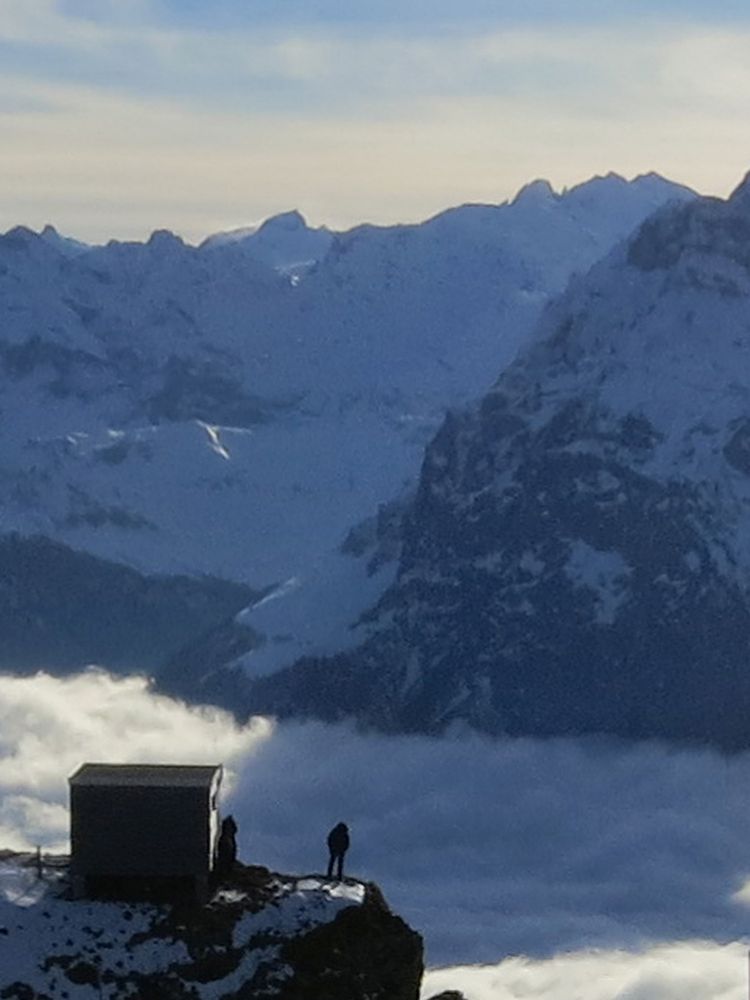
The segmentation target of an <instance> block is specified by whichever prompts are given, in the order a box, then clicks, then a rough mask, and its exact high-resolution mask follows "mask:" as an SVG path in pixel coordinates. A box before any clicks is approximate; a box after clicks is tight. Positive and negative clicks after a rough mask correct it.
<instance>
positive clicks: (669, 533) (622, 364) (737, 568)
mask: <svg viewBox="0 0 750 1000" xmlns="http://www.w3.org/2000/svg"><path fill="white" fill-rule="evenodd" d="M745 235H749V238H750V205H746V204H745V203H744V201H738V200H733V201H730V202H729V203H726V204H725V203H720V202H714V201H712V200H710V199H707V200H705V201H703V202H698V203H696V204H694V205H692V206H681V207H678V208H677V209H674V210H672V211H671V212H663V213H661V214H660V215H659V216H657V217H656V218H655V220H654V221H652V222H647V223H646V224H645V225H644V227H643V228H642V229H641V231H640V233H639V234H637V235H636V237H635V238H634V240H633V241H632V243H631V244H630V246H629V247H627V248H624V249H622V250H618V251H616V252H615V253H614V254H613V255H612V257H611V258H610V259H609V260H607V261H605V262H603V263H602V264H601V265H599V266H598V267H597V268H594V270H593V271H592V272H591V274H590V275H589V276H588V277H587V278H586V279H585V280H582V281H580V282H578V283H576V284H574V286H572V287H571V289H570V290H569V292H568V294H567V295H566V296H565V297H564V298H563V299H562V300H561V301H560V302H558V303H556V304H555V305H553V306H552V307H551V308H550V309H549V310H548V312H547V314H546V316H545V317H544V319H543V321H542V324H541V327H540V330H539V338H538V341H537V343H536V346H534V347H533V348H532V349H531V350H530V351H529V352H528V353H527V354H526V355H525V356H524V357H522V358H520V359H519V360H518V361H517V362H516V363H515V364H514V365H513V366H512V367H511V368H510V369H509V370H508V371H507V372H506V373H504V374H503V375H502V376H501V377H500V379H499V380H498V383H497V385H496V387H495V388H494V390H493V391H492V392H491V393H490V394H489V395H488V396H487V397H486V398H485V399H484V400H483V401H482V402H481V403H480V404H479V405H478V406H476V407H474V408H472V409H469V410H467V411H464V412H459V413H454V414H451V415H449V416H448V418H447V419H446V421H445V423H444V424H443V427H442V428H441V430H440V432H439V433H438V434H437V436H436V437H435V439H434V440H433V442H432V443H431V445H430V446H429V448H428V450H427V453H426V457H425V461H424V465H423V468H422V474H421V479H420V484H419V489H418V493H417V496H416V499H415V501H414V503H413V505H412V506H411V508H410V509H409V510H408V512H407V513H406V516H405V518H404V521H403V548H402V554H401V562H400V569H399V574H398V579H397V581H396V583H395V584H394V586H393V587H392V588H391V589H390V590H389V591H388V592H387V593H386V594H385V595H384V597H383V598H382V600H381V602H380V604H379V605H378V607H376V608H375V609H373V611H372V612H371V614H370V618H371V620H372V622H373V623H374V624H375V626H376V629H375V632H374V635H373V636H372V637H371V638H370V639H369V640H368V642H367V643H366V644H365V645H364V646H362V647H361V648H360V649H358V650H357V651H356V652H354V653H347V654H342V655H340V656H338V657H336V658H333V659H332V660H327V661H325V662H303V663H299V664H297V665H295V666H294V667H293V668H291V669H290V670H288V671H286V672H284V673H283V674H279V675H276V676H275V677H267V678H261V679H259V680H257V681H256V682H254V684H253V685H252V686H251V688H250V691H249V698H250V702H249V703H250V706H251V707H252V709H254V710H258V709H262V710H265V711H276V712H278V713H280V714H282V715H283V714H311V715H316V716H319V717H323V718H327V719H332V718H338V717H340V716H342V715H348V714H352V715H356V716H358V717H360V718H362V719H364V720H366V721H367V722H369V723H371V724H374V725H376V726H378V727H382V728H386V729H398V730H420V731H427V732H436V731H440V730H442V729H444V728H445V727H446V726H447V725H449V724H452V723H456V722H462V723H468V724H469V725H471V726H473V727H476V728H478V729H481V730H484V731H487V732H490V733H497V734H500V733H509V734H535V735H552V734H586V733H609V734H616V735H619V736H623V737H635V738H651V737H663V738H668V739H679V740H688V741H706V742H709V743H713V744H715V745H718V746H720V747H723V748H730V749H732V748H738V747H747V746H749V745H750V732H749V731H748V728H747V723H746V717H747V706H748V705H749V704H750V656H749V654H750V603H749V601H748V597H750V552H749V551H748V546H747V538H748V537H750V489H749V488H748V474H749V470H750V457H749V456H750V443H749V442H750V388H749V387H748V385H747V383H746V380H744V381H743V379H742V378H741V377H738V374H739V372H741V371H742V372H745V373H746V372H747V371H748V370H750V369H749V368H748V358H749V357H750V353H749V352H750V337H749V335H748V331H747V325H746V322H745V318H744V317H746V315H747V307H748V304H749V303H750V280H748V274H747V273H746V274H745V276H744V278H743V276H742V273H740V269H742V270H745V269H746V268H748V267H750V264H748V263H747V262H746V260H745V256H743V253H744V251H743V253H740V249H741V246H744V245H745V243H746V240H745ZM748 260H750V258H748ZM730 278H731V281H732V282H733V287H734V288H735V290H736V295H734V293H733V295H732V296H729V295H727V287H728V286H727V281H728V280H729V279H730ZM737 296H740V298H741V302H742V308H738V305H737V302H736V298H737Z"/></svg>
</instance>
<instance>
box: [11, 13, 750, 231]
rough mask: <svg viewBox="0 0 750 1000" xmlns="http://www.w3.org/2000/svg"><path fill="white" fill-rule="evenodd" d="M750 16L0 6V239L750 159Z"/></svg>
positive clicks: (372, 210)
mask: <svg viewBox="0 0 750 1000" xmlns="http://www.w3.org/2000/svg"><path fill="white" fill-rule="evenodd" d="M749 42H750V15H748V8H747V5H745V4H743V5H741V4H740V3H738V2H733V0H718V2H717V3H715V4H713V5H710V6H709V5H708V4H705V3H701V4H698V3H694V2H682V3H680V4H677V3H673V2H667V0H648V2H646V0H628V2H618V3H614V2H610V3H607V2H606V0H599V2H598V3H594V2H593V0H579V2H575V0H571V2H566V3H563V2H552V0H546V2H545V0H536V2H535V0H526V2H521V0H509V2H505V3H500V2H490V0H464V2H461V3H458V2H448V0H430V2H428V0H400V2H399V3H396V0H374V2H372V0H368V2H367V3H364V2H363V3H356V2H352V0H349V2H348V3H345V2H344V0H317V2H316V0H273V2H271V0H256V2H253V0H211V2H210V3H209V2H208V0H0V124H1V125H2V131H3V152H2V156H1V157H0V229H6V228H8V227H9V226H12V225H14V224H17V223H24V224H26V225H29V226H32V227H34V228H39V227H41V226H42V225H44V224H45V223H46V222H52V223H53V224H55V225H56V226H57V227H58V228H59V229H60V230H61V231H63V232H65V233H67V234H69V235H73V236H78V237H80V238H83V239H88V240H103V239H107V238H109V237H113V236H114V237H120V238H125V237H130V238H141V237H144V236H145V235H147V234H148V233H149V232H150V231H151V230H152V229H154V228H157V227H161V226H165V227H168V228H170V229H173V230H175V231H176V232H179V233H181V234H182V235H184V236H185V237H186V238H188V239H191V240H195V239H199V238H201V237H202V236H204V235H205V234H206V233H208V232H210V231H214V230H217V229H221V228H228V227H233V226H240V225H245V224H248V223H250V222H254V221H258V220H259V219H261V218H264V217H266V216H268V215H270V214H273V213H275V212H278V211H284V210H287V209H290V208H299V209H300V210H301V211H302V212H303V213H304V214H305V215H306V216H307V217H308V219H309V220H310V221H311V222H312V223H316V224H318V223H327V224H329V225H332V226H335V227H345V226H348V225H352V224H354V223H356V222H359V221H375V222H395V221H413V220H418V219H421V218H425V217H426V216H428V215H430V214H432V213H434V212H436V211H438V210H440V209H441V208H444V207H447V206H448V205H451V204H457V203H460V202H463V201H491V202H497V201H502V200H504V199H505V198H507V197H510V196H512V195H513V194H514V192H515V191H516V190H517V189H518V188H519V187H520V186H521V185H523V184H524V183H525V182H526V181H528V180H530V179H533V178H535V177H539V176H543V177H547V178H548V179H549V180H550V181H551V182H552V183H553V184H554V185H555V186H557V187H561V186H563V185H570V184H574V183H577V182H579V181H582V180H585V179H586V178H587V177H590V176H591V175H593V174H595V173H606V172H607V171H609V170H615V171H617V172H619V173H622V174H624V175H626V176H632V175H634V174H637V173H640V172H646V171H649V170H656V171H659V172H660V173H663V174H665V175H667V176H669V177H671V178H673V179H675V180H679V181H682V182H684V183H687V184H690V185H691V186H693V187H695V188H697V189H698V190H700V191H704V192H707V193H715V194H727V193H728V192H729V190H730V189H731V188H732V187H734V186H735V184H736V183H737V182H738V181H739V180H740V178H741V176H742V175H743V174H744V173H745V171H746V169H747V167H748V166H750V133H748V130H747V128H746V122H747V120H748V110H750V63H748V61H747V58H746V53H747V51H748V47H749V46H748V43H749Z"/></svg>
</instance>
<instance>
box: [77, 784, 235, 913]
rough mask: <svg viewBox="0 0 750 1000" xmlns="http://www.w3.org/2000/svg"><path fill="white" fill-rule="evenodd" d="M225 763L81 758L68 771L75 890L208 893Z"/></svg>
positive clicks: (164, 895) (118, 894) (181, 895)
mask: <svg viewBox="0 0 750 1000" xmlns="http://www.w3.org/2000/svg"><path fill="white" fill-rule="evenodd" d="M221 778H222V768H221V766H220V765H208V766H202V765H193V764H189V765H182V764H180V765H177V764H83V765H82V766H81V767H80V768H79V769H78V770H77V771H76V772H75V774H73V775H72V776H71V777H70V779H69V783H70V845H71V847H70V849H71V857H70V871H71V880H72V887H73V895H74V896H76V897H79V898H80V897H89V898H100V899H101V898H104V899H155V900H156V899H158V900H164V899H167V900H170V899H196V900H202V899H205V898H206V897H207V895H208V892H209V885H210V880H211V874H212V871H213V869H214V865H215V859H216V844H217V839H218V835H219V814H218V794H219V787H220V785H221Z"/></svg>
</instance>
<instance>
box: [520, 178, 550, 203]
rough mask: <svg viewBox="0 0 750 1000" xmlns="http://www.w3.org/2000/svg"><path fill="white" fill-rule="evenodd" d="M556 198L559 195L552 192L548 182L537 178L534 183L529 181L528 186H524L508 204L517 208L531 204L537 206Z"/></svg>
mask: <svg viewBox="0 0 750 1000" xmlns="http://www.w3.org/2000/svg"><path fill="white" fill-rule="evenodd" d="M558 197H559V195H558V194H557V193H556V192H555V191H554V189H553V187H552V185H551V184H550V182H549V181H548V180H544V179H543V178H539V179H537V180H535V181H530V182H529V183H528V184H524V186H523V187H522V188H521V189H520V191H519V192H518V194H516V196H515V197H514V198H513V199H512V201H511V202H510V204H511V205H516V206H518V205H526V204H529V203H533V204H536V205H538V204H540V203H543V202H545V201H551V200H553V199H555V198H558Z"/></svg>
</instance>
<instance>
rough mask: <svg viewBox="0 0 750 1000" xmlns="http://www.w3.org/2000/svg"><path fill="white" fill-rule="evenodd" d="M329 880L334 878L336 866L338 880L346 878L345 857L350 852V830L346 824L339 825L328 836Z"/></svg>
mask: <svg viewBox="0 0 750 1000" xmlns="http://www.w3.org/2000/svg"><path fill="white" fill-rule="evenodd" d="M327 843H328V876H327V877H328V878H332V877H333V867H334V865H335V866H336V878H337V879H339V880H341V879H342V878H343V877H344V855H345V854H346V852H347V851H348V850H349V828H348V827H347V825H346V823H337V824H336V826H334V828H333V829H332V830H331V832H330V833H329V834H328V839H327Z"/></svg>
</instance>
